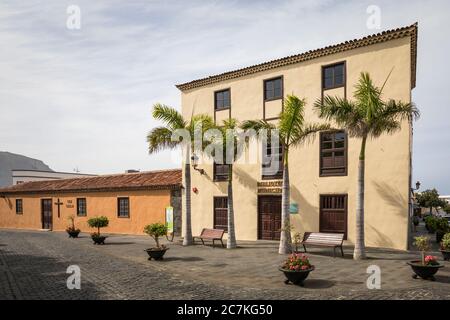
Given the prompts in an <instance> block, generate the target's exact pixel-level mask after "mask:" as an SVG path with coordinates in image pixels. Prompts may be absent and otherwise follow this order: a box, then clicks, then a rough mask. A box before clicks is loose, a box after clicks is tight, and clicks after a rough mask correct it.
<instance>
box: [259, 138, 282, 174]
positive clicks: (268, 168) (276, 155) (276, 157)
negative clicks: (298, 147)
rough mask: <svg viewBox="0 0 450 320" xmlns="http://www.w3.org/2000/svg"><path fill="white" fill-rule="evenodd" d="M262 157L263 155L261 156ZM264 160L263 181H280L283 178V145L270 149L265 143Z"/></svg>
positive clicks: (268, 144)
mask: <svg viewBox="0 0 450 320" xmlns="http://www.w3.org/2000/svg"><path fill="white" fill-rule="evenodd" d="M263 157H264V155H263ZM265 157H266V159H265V161H263V164H262V178H263V179H282V178H283V145H282V144H281V143H280V144H279V145H278V147H272V146H271V145H270V143H267V148H266V155H265Z"/></svg>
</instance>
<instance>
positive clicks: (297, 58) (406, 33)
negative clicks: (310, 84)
mask: <svg viewBox="0 0 450 320" xmlns="http://www.w3.org/2000/svg"><path fill="white" fill-rule="evenodd" d="M417 31H418V24H417V23H415V24H413V25H411V26H408V27H403V28H398V29H392V30H388V31H384V32H381V33H377V34H374V35H370V36H367V37H364V38H360V39H354V40H350V41H345V42H342V43H340V44H336V45H332V46H328V47H324V48H321V49H316V50H311V51H308V52H305V53H301V54H297V55H293V56H289V57H285V58H281V59H276V60H272V61H268V62H264V63H261V64H257V65H253V66H250V67H246V68H242V69H238V70H234V71H229V72H225V73H221V74H218V75H214V76H210V77H207V78H202V79H198V80H193V81H190V82H186V83H183V84H179V85H176V87H177V88H178V89H179V90H181V91H187V90H191V89H194V88H198V87H203V86H206V85H210V84H213V83H217V82H221V81H226V80H230V79H235V78H239V77H243V76H246V75H249V74H253V73H257V72H261V71H266V70H270V69H275V68H279V67H283V66H286V65H290V64H295V63H299V62H303V61H307V60H312V59H316V58H320V57H324V56H328V55H331V54H335V53H339V52H344V51H348V50H352V49H356V48H361V47H365V46H369V45H372V44H377V43H382V42H386V41H389V40H395V39H400V38H404V37H411V86H412V88H415V86H416V63H417Z"/></svg>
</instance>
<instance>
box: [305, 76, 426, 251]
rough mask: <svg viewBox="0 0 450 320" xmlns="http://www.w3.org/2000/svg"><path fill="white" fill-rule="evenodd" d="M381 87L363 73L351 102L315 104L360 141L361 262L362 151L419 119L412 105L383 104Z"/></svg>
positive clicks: (360, 231) (360, 237) (359, 236)
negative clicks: (370, 143) (402, 124)
mask: <svg viewBox="0 0 450 320" xmlns="http://www.w3.org/2000/svg"><path fill="white" fill-rule="evenodd" d="M389 76H390V74H389V75H388V77H387V79H386V81H385V82H384V84H383V86H382V87H381V88H378V87H376V86H375V85H374V84H373V82H372V79H371V78H370V75H369V74H368V73H366V72H362V73H361V75H360V78H359V81H358V84H357V85H356V86H355V89H356V90H355V92H354V101H349V100H347V99H345V98H340V97H331V96H326V97H324V98H323V101H322V100H321V99H319V100H317V101H316V102H315V104H314V106H315V108H316V109H317V110H318V112H319V116H320V117H321V118H324V119H327V120H332V121H334V122H335V123H336V124H337V125H338V126H340V127H342V128H343V129H345V130H346V131H347V132H348V134H349V135H350V136H351V137H356V138H360V139H361V150H360V154H359V163H358V196H357V199H356V238H355V250H354V253H353V258H354V259H355V260H360V259H364V258H365V256H366V253H365V245H364V174H365V172H364V171H365V169H364V167H365V151H366V143H367V139H368V138H372V139H375V138H378V137H379V136H381V135H382V134H384V133H387V134H392V133H393V132H395V131H397V130H399V129H400V128H401V122H402V121H403V120H408V121H409V122H412V121H413V120H414V119H417V118H419V116H420V113H419V110H418V109H417V108H416V107H415V106H414V104H412V103H403V102H401V101H395V100H393V99H389V100H386V101H384V100H383V99H382V93H383V89H384V86H385V85H386V82H387V81H388V79H389Z"/></svg>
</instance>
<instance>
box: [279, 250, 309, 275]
mask: <svg viewBox="0 0 450 320" xmlns="http://www.w3.org/2000/svg"><path fill="white" fill-rule="evenodd" d="M281 268H282V269H285V270H291V271H304V270H309V269H312V268H314V266H313V265H311V263H310V262H309V259H308V257H307V256H306V255H304V254H302V253H294V254H291V255H290V256H289V258H288V259H287V260H286V262H285V263H284V264H283V266H282V267H281Z"/></svg>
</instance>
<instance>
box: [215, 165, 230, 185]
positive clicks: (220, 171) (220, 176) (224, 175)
mask: <svg viewBox="0 0 450 320" xmlns="http://www.w3.org/2000/svg"><path fill="white" fill-rule="evenodd" d="M229 168H230V166H229V165H228V164H219V163H215V162H214V181H227V180H228V170H229Z"/></svg>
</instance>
